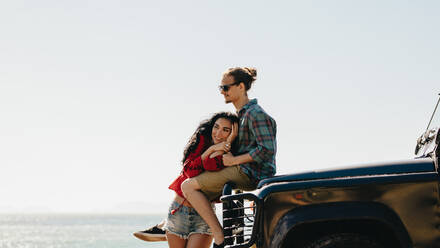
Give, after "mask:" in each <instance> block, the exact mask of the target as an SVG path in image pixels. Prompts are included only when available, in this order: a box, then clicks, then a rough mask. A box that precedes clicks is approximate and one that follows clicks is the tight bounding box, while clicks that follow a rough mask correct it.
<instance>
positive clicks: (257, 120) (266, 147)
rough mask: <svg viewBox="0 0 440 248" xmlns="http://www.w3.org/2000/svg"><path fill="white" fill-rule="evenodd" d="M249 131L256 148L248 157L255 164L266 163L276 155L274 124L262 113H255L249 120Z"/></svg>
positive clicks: (273, 121)
mask: <svg viewBox="0 0 440 248" xmlns="http://www.w3.org/2000/svg"><path fill="white" fill-rule="evenodd" d="M249 120H250V123H249V125H251V126H250V127H249V130H250V131H251V132H252V134H253V135H254V136H255V141H256V147H255V148H254V149H252V150H250V151H249V155H250V156H251V157H252V159H253V160H254V161H255V162H257V163H262V162H265V161H268V160H270V159H271V158H272V156H273V155H274V154H275V153H276V149H277V147H276V123H275V120H273V119H272V118H270V117H269V116H268V115H266V114H264V113H256V114H255V115H252V116H250V118H249Z"/></svg>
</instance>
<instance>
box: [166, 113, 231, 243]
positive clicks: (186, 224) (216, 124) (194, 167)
mask: <svg viewBox="0 0 440 248" xmlns="http://www.w3.org/2000/svg"><path fill="white" fill-rule="evenodd" d="M237 130H238V118H237V117H236V116H235V115H234V114H232V113H228V112H220V113H217V114H214V115H213V116H212V117H211V118H210V119H209V120H206V121H204V122H202V123H200V125H199V127H198V128H197V129H196V131H195V132H194V134H193V135H192V137H191V138H190V140H189V142H188V144H187V145H186V147H185V150H184V152H183V160H182V163H183V169H182V172H181V173H180V175H179V176H178V177H177V178H176V179H175V180H174V182H173V183H172V184H171V185H170V186H169V188H170V189H171V190H174V191H175V192H176V195H175V197H174V201H173V203H172V204H171V206H170V209H169V212H168V218H167V220H166V223H165V226H164V229H165V230H166V236H167V240H168V245H169V247H171V248H184V247H187V248H191V247H197V248H203V247H209V246H210V244H211V242H212V236H211V231H210V230H209V227H208V225H207V224H206V223H205V221H204V220H203V219H202V218H201V217H200V215H199V214H198V213H197V212H196V210H195V209H194V208H192V207H191V205H190V204H189V203H188V202H187V201H186V199H185V198H184V196H183V193H182V190H181V189H180V186H181V184H182V182H183V181H185V180H186V179H187V178H190V177H194V176H197V175H199V174H200V173H202V172H203V171H205V170H206V171H217V170H221V169H222V168H223V167H224V166H223V162H222V155H223V154H224V153H225V152H229V151H230V149H231V144H232V142H233V141H234V139H235V137H236V136H237Z"/></svg>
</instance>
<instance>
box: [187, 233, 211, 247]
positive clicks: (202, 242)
mask: <svg viewBox="0 0 440 248" xmlns="http://www.w3.org/2000/svg"><path fill="white" fill-rule="evenodd" d="M211 243H212V236H211V235H208V234H199V233H195V234H191V235H190V236H189V238H188V243H187V245H186V248H208V247H210V246H211Z"/></svg>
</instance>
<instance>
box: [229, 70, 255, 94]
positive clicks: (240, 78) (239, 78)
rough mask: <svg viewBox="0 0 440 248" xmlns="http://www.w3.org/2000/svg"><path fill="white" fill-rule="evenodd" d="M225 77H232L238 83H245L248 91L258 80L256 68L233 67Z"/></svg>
mask: <svg viewBox="0 0 440 248" xmlns="http://www.w3.org/2000/svg"><path fill="white" fill-rule="evenodd" d="M224 75H227V76H232V77H233V78H234V80H235V82H236V83H238V82H240V83H244V86H245V88H246V91H247V90H249V89H250V88H251V85H252V83H253V82H254V81H255V80H257V69H255V68H254V67H233V68H229V69H228V70H227V71H226V72H225V73H224Z"/></svg>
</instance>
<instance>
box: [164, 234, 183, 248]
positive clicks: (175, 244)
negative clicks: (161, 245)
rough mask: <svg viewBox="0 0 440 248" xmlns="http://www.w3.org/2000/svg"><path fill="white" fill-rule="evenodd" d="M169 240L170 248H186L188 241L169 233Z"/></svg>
mask: <svg viewBox="0 0 440 248" xmlns="http://www.w3.org/2000/svg"><path fill="white" fill-rule="evenodd" d="M166 235H167V240H168V247H170V248H185V246H186V242H187V240H186V239H182V238H180V237H179V236H177V235H174V234H172V233H169V232H167V234H166Z"/></svg>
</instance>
